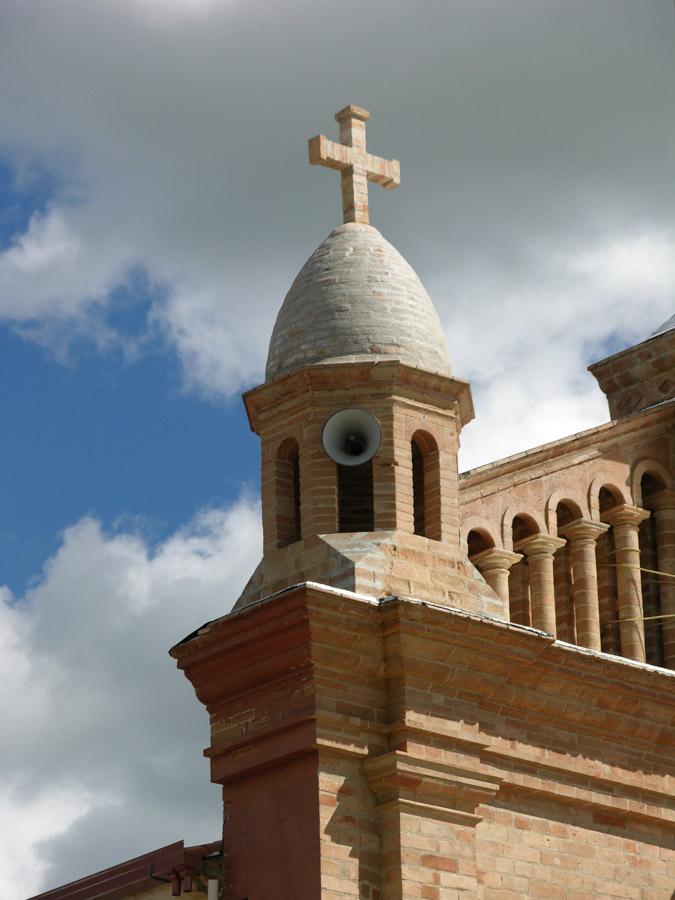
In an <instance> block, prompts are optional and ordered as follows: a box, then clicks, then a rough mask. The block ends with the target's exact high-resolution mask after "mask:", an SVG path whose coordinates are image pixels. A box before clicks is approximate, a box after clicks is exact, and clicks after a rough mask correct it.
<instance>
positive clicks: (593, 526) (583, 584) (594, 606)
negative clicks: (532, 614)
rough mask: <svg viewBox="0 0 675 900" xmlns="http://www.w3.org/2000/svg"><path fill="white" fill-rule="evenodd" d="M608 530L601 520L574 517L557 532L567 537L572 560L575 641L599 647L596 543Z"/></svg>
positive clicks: (584, 645)
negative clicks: (572, 520)
mask: <svg viewBox="0 0 675 900" xmlns="http://www.w3.org/2000/svg"><path fill="white" fill-rule="evenodd" d="M608 529H609V525H605V524H604V523H603V522H591V521H590V520H589V519H576V520H575V521H574V522H570V523H569V525H566V526H565V527H564V528H561V529H560V533H561V534H562V535H563V536H564V537H566V538H567V541H568V543H569V548H570V556H571V559H572V575H573V582H572V599H573V601H574V619H575V623H576V639H577V644H579V645H580V646H582V647H589V648H590V649H591V650H601V649H602V645H601V642H600V607H599V604H598V567H597V565H596V561H595V542H596V540H597V539H598V538H599V537H600V535H601V534H604V533H605V532H606V531H607V530H608Z"/></svg>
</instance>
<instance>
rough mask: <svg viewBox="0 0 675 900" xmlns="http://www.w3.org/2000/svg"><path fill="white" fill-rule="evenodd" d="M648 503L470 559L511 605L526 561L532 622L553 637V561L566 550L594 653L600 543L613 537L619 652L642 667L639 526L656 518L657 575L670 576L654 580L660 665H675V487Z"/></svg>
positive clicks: (577, 617) (577, 611)
mask: <svg viewBox="0 0 675 900" xmlns="http://www.w3.org/2000/svg"><path fill="white" fill-rule="evenodd" d="M645 505H646V506H647V507H648V508H641V507H638V506H632V505H631V504H628V503H620V504H618V505H616V506H613V507H612V508H610V509H608V510H606V511H605V512H603V513H602V515H601V521H599V522H598V521H591V520H590V519H584V518H577V519H575V520H573V521H571V522H568V523H567V524H565V525H564V526H562V527H561V528H559V529H558V535H556V536H554V535H550V534H542V533H536V534H530V535H527V536H526V537H523V538H521V539H520V540H518V541H516V542H515V543H514V546H513V551H510V550H504V549H501V548H498V547H489V548H487V549H484V550H482V551H481V552H479V553H476V554H474V555H473V556H471V561H472V562H473V563H474V565H475V566H476V567H477V568H478V569H479V571H480V572H481V574H482V575H483V577H484V578H485V580H486V581H487V583H488V584H489V585H490V587H492V589H493V590H494V591H495V593H496V594H497V595H498V596H499V597H500V598H501V599H503V600H504V601H505V602H507V603H508V602H512V601H513V598H511V597H510V593H511V592H510V589H509V573H510V570H511V568H512V567H513V566H514V565H515V564H517V563H519V562H520V561H521V560H526V562H527V570H528V589H529V610H530V621H529V624H530V625H531V626H532V627H533V628H538V629H540V630H542V631H546V632H548V633H549V634H553V635H556V631H557V629H556V592H555V582H554V557H555V554H556V552H557V551H559V550H560V549H561V548H563V547H564V546H566V545H567V547H568V549H569V557H570V569H571V598H572V603H573V611H574V623H575V637H576V643H577V644H578V645H579V646H582V647H588V648H589V649H591V650H602V649H603V646H602V645H603V640H602V629H601V616H600V597H599V590H598V566H597V557H596V542H597V540H598V538H599V537H600V536H601V535H603V534H605V533H607V532H609V533H610V534H611V536H612V537H613V546H614V555H613V564H614V567H615V573H616V578H615V580H616V597H615V609H616V618H617V619H618V625H619V634H620V645H621V655H622V656H625V657H628V658H630V659H634V660H637V661H639V662H645V661H646V650H645V627H644V609H643V597H642V577H641V561H640V537H639V530H640V524H641V523H642V522H643V521H645V520H646V519H648V518H649V517H650V515H653V517H654V521H655V526H656V556H657V560H658V566H657V569H658V572H659V573H665V574H660V575H657V576H656V577H657V578H658V590H659V598H660V614H659V619H660V623H661V634H662V638H663V661H664V665H665V666H667V667H668V668H675V577H672V576H673V575H675V490H660V491H658V492H657V493H654V494H651V495H650V496H649V497H648V498H647V499H646V500H645ZM610 529H611V532H610ZM668 576H670V577H668ZM512 614H513V612H512Z"/></svg>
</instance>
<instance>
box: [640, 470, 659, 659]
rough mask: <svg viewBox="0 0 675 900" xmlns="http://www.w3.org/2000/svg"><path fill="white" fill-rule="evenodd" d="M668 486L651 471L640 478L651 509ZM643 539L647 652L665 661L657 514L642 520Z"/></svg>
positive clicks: (646, 653)
mask: <svg viewBox="0 0 675 900" xmlns="http://www.w3.org/2000/svg"><path fill="white" fill-rule="evenodd" d="M664 488H665V484H664V482H663V479H662V478H661V477H660V476H659V475H653V474H651V473H650V472H645V474H644V475H643V476H642V478H641V479H640V492H641V494H642V503H643V506H644V507H645V508H646V509H649V498H650V497H652V496H653V495H654V494H658V492H659V491H662V490H663V489H664ZM638 539H639V542H640V566H641V571H640V580H641V583H642V605H643V609H644V617H645V623H644V624H645V655H646V658H647V662H648V663H652V665H655V666H662V665H663V629H662V621H661V619H659V618H655V617H657V616H660V615H661V594H660V589H659V585H660V582H659V576H658V575H657V574H656V572H657V571H658V570H659V568H660V566H659V558H658V549H657V541H656V522H655V520H654V514H653V513H652V515H651V516H650V517H649V518H648V519H645V521H644V522H641V523H640V527H639V531H638Z"/></svg>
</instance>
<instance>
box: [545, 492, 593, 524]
mask: <svg viewBox="0 0 675 900" xmlns="http://www.w3.org/2000/svg"><path fill="white" fill-rule="evenodd" d="M565 502H567V503H570V504H572V505H574V506H576V507H577V508H578V510H579V514H580V517H583V516H586V515H590V510H589V508H588V502H587V500H584V498H583V496H582V495H581V494H580V493H578V492H577V491H576V490H571V491H570V490H567V489H565V488H562V489H561V490H558V491H554V492H553V493H552V494H551V496H550V497H549V498H548V500H547V501H546V530H547V531H548V533H549V534H552V535H557V533H558V523H557V519H556V510H557V509H558V504H559V503H565Z"/></svg>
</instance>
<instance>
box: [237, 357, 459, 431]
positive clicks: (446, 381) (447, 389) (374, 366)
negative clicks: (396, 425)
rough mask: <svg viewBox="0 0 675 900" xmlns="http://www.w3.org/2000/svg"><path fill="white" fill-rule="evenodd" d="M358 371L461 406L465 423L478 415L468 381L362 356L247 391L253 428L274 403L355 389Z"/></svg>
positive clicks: (376, 381) (405, 391)
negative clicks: (304, 395)
mask: <svg viewBox="0 0 675 900" xmlns="http://www.w3.org/2000/svg"><path fill="white" fill-rule="evenodd" d="M355 375H358V376H359V377H362V378H365V379H368V381H369V382H370V389H371V390H372V388H373V387H374V386H376V387H377V388H378V389H379V390H383V389H385V387H386V388H387V389H388V390H390V391H391V392H392V393H397V392H401V394H402V395H403V396H405V397H406V398H407V399H413V400H417V401H418V402H420V403H423V404H425V405H431V406H436V407H437V408H439V409H452V408H454V407H457V409H458V411H459V417H460V421H461V424H462V425H466V424H467V422H470V421H471V420H472V419H473V418H474V415H475V413H474V407H473V400H472V397H471V387H470V385H469V383H468V382H467V381H463V380H462V379H460V378H453V377H451V376H449V375H442V374H440V373H435V372H426V371H424V370H423V369H415V368H414V367H413V366H409V365H405V364H404V363H400V362H397V361H396V360H358V361H354V362H346V363H323V364H318V365H313V366H305V367H303V368H302V369H297V370H296V371H294V372H291V373H290V374H288V375H281V376H280V377H279V378H276V379H275V380H273V381H270V382H265V383H264V384H261V385H259V386H258V387H255V388H252V389H251V390H249V391H246V392H245V393H244V395H243V400H244V406H245V407H246V412H247V414H248V419H249V423H250V425H251V430H252V431H255V432H256V433H257V432H258V428H259V422H258V420H259V417H260V414H261V412H262V411H263V410H264V409H265V408H267V407H269V406H270V405H272V406H273V405H275V404H278V403H280V402H282V401H283V402H284V403H291V402H293V400H294V398H297V397H300V396H302V395H303V394H305V393H307V392H308V391H323V390H326V389H328V390H329V391H336V390H338V389H339V388H340V387H344V388H346V389H352V388H353V383H354V380H355ZM355 390H358V389H355Z"/></svg>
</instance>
